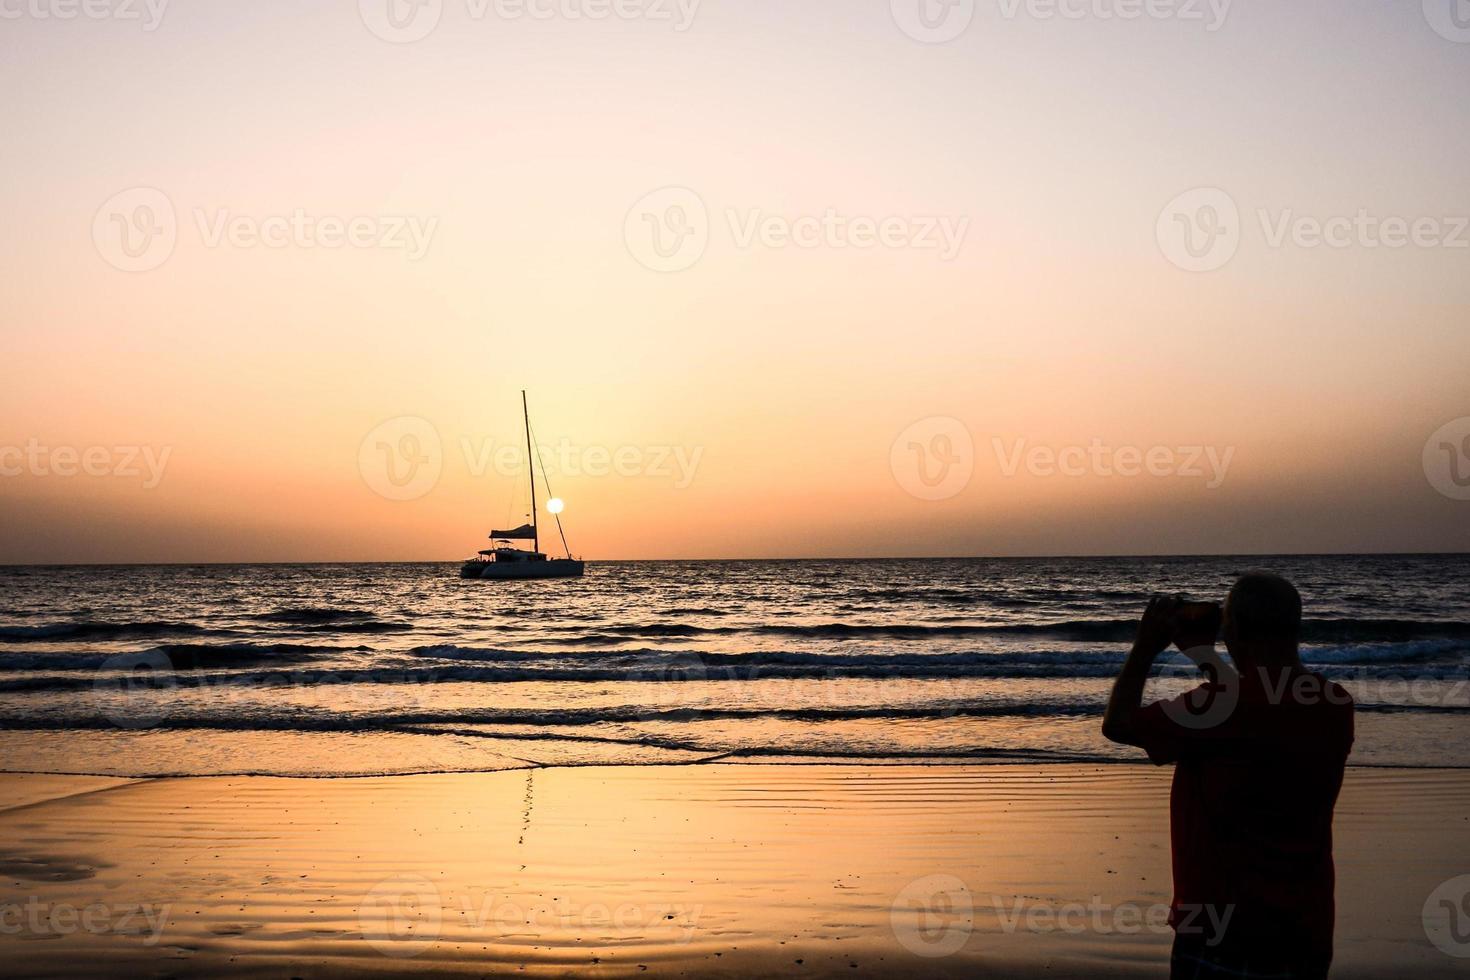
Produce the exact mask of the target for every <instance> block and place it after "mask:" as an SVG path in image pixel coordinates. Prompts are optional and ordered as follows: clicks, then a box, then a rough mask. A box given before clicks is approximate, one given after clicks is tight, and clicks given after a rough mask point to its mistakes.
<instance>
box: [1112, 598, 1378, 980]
mask: <svg viewBox="0 0 1470 980" xmlns="http://www.w3.org/2000/svg"><path fill="white" fill-rule="evenodd" d="M1301 619H1302V600H1301V596H1300V595H1299V594H1298V593H1297V590H1296V588H1295V587H1294V586H1292V584H1291V583H1290V582H1288V581H1286V580H1285V579H1284V578H1281V577H1280V576H1277V575H1269V574H1265V573H1253V574H1250V575H1246V576H1244V577H1242V578H1241V579H1240V580H1239V581H1238V582H1236V583H1235V586H1234V588H1232V589H1231V590H1230V596H1229V598H1228V599H1227V600H1226V603H1225V610H1224V614H1223V616H1222V615H1221V613H1220V610H1219V608H1218V607H1217V606H1213V605H1207V604H1203V603H1186V602H1184V601H1183V600H1181V599H1177V598H1168V597H1160V598H1155V599H1154V600H1153V601H1152V602H1150V603H1149V605H1148V609H1147V611H1146V612H1145V613H1144V614H1143V620H1142V621H1141V622H1140V623H1139V625H1138V638H1137V640H1136V641H1135V642H1134V644H1133V649H1132V650H1131V651H1130V652H1129V654H1128V659H1127V660H1126V662H1125V663H1124V665H1123V670H1122V673H1121V674H1120V675H1119V676H1118V679H1117V681H1116V682H1115V683H1114V685H1113V692H1112V696H1111V698H1110V699H1109V701H1108V708H1107V713H1106V715H1105V717H1104V719H1103V735H1104V736H1106V737H1107V738H1109V739H1111V740H1112V741H1114V742H1121V743H1123V744H1125V745H1135V746H1138V747H1139V748H1141V749H1143V750H1144V751H1145V752H1147V753H1148V756H1149V758H1150V759H1151V760H1153V762H1154V763H1156V764H1158V765H1167V764H1169V763H1174V764H1175V768H1174V785H1173V790H1172V791H1171V793H1170V798H1169V809H1170V831H1171V838H1172V841H1173V858H1174V901H1173V904H1172V906H1171V908H1170V914H1169V924H1170V925H1171V926H1173V927H1174V951H1173V955H1172V957H1171V964H1170V965H1171V970H1170V975H1171V976H1172V977H1175V978H1181V977H1216V978H1218V977H1282V978H1293V980H1294V978H1321V977H1326V976H1327V971H1328V968H1329V966H1330V965H1331V963H1332V927H1333V919H1334V915H1335V912H1334V906H1333V867H1332V808H1333V806H1334V804H1336V802H1337V793H1338V790H1339V789H1340V788H1341V787H1342V775H1343V767H1344V766H1345V765H1346V763H1347V756H1348V751H1349V750H1350V749H1351V747H1352V742H1353V702H1352V698H1350V697H1349V696H1348V694H1347V692H1346V691H1344V690H1343V689H1342V688H1341V687H1339V686H1338V685H1337V684H1334V683H1332V682H1330V681H1327V680H1326V679H1324V678H1323V677H1322V676H1321V675H1319V674H1314V673H1311V672H1309V671H1308V670H1307V669H1306V668H1304V667H1303V666H1302V662H1301V657H1300V654H1299V650H1298V646H1299V641H1300V637H1301ZM1222 625H1223V635H1224V638H1225V648H1226V650H1228V651H1229V652H1230V659H1231V661H1233V662H1234V665H1235V669H1234V670H1232V669H1231V668H1230V666H1229V665H1227V664H1225V663H1224V662H1223V661H1222V660H1221V659H1220V657H1219V655H1218V654H1217V653H1216V652H1215V649H1214V647H1215V636H1216V633H1217V632H1221V629H1220V628H1221V626H1222ZM1170 642H1173V643H1174V644H1175V645H1177V646H1178V647H1179V649H1180V650H1182V651H1185V653H1186V654H1187V655H1188V656H1190V657H1191V658H1192V659H1194V660H1195V661H1196V662H1197V663H1199V664H1200V665H1201V667H1202V668H1203V669H1204V671H1205V672H1206V674H1207V675H1208V676H1209V678H1210V679H1209V680H1208V681H1207V682H1206V683H1204V684H1202V685H1200V686H1199V687H1198V688H1196V689H1194V690H1193V691H1190V692H1188V693H1187V694H1183V695H1180V696H1179V697H1177V698H1174V699H1173V700H1171V701H1160V702H1155V703H1153V704H1150V705H1148V706H1147V707H1142V706H1141V702H1142V700H1143V688H1144V683H1145V682H1146V681H1147V680H1148V676H1149V671H1150V668H1151V667H1152V666H1153V662H1154V660H1155V658H1157V657H1158V656H1159V655H1160V654H1161V653H1163V652H1164V651H1165V650H1166V649H1168V647H1169V644H1170Z"/></svg>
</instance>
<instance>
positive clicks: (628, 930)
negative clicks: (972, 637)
mask: <svg viewBox="0 0 1470 980" xmlns="http://www.w3.org/2000/svg"><path fill="white" fill-rule="evenodd" d="M1168 778H1169V774H1168V772H1167V771H1164V770H1154V769H1152V768H1149V767H1146V766H1135V765H1112V766H975V767H958V766H956V767H920V766H829V765H821V766H769V765H702V766H660V767H589V768H559V769H535V770H523V771H509V772H494V773H470V774H452V775H429V776H391V777H380V778H365V779H302V778H270V777H198V778H182V779H180V778H173V779H144V780H124V779H106V778H97V777H82V776H25V775H3V776H0V913H3V914H0V956H3V961H0V962H3V966H0V969H3V970H4V972H6V973H8V974H15V975H25V976H97V975H103V974H107V975H135V976H158V975H164V976H193V975H204V974H210V975H217V974H233V975H241V976H247V975H251V976H298V977H319V976H338V975H346V974H362V973H374V974H379V975H399V976H402V975H432V974H441V975H463V976H484V975H496V974H517V975H532V976H564V975H568V974H577V975H588V976H626V975H639V976H645V975H646V976H719V975H726V976H736V975H747V974H759V975H780V976H793V977H812V976H837V975H840V976H854V975H869V976H874V975H877V976H895V975H898V976H903V975H913V976H920V975H922V976H974V975H978V974H986V975H991V976H1010V975H1032V974H1034V975H1043V974H1044V975H1046V976H1051V977H1064V976H1078V977H1083V976H1086V977H1095V976H1109V975H1117V976H1162V975H1164V973H1165V971H1166V961H1167V955H1168V948H1169V943H1170V938H1171V937H1170V935H1169V933H1168V931H1167V928H1165V927H1162V926H1161V925H1160V924H1159V921H1158V920H1159V918H1160V917H1161V916H1162V908H1163V906H1164V903H1167V901H1168V898H1169V850H1168V836H1167V834H1168V831H1167V792H1168ZM1337 834H1338V848H1337V851H1338V868H1339V886H1338V903H1339V914H1338V943H1337V966H1336V969H1335V970H1334V976H1337V977H1380V976H1386V975H1394V974H1408V973H1412V974H1414V975H1416V976H1437V975H1445V976H1449V975H1463V973H1464V972H1465V968H1466V967H1470V960H1466V959H1455V958H1453V957H1451V956H1449V955H1447V954H1446V953H1444V952H1442V951H1440V950H1439V949H1437V948H1436V947H1435V946H1433V945H1432V944H1431V942H1430V940H1429V939H1428V938H1427V937H1426V929H1425V925H1424V919H1423V910H1424V907H1425V902H1426V899H1428V898H1429V896H1430V893H1431V892H1432V891H1433V890H1434V889H1435V888H1436V887H1437V886H1439V885H1440V884H1441V883H1442V882H1444V881H1445V880H1446V879H1450V878H1453V877H1455V876H1457V875H1460V874H1464V873H1467V872H1470V772H1467V771H1443V770H1439V771H1435V770H1373V769H1353V770H1350V772H1349V776H1348V779H1347V783H1346V786H1345V788H1344V790H1343V796H1342V801H1341V803H1340V805H1339V809H1338V820H1337ZM1465 952H1466V953H1470V949H1466V950H1465Z"/></svg>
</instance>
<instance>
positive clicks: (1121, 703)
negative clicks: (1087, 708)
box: [1102, 596, 1179, 745]
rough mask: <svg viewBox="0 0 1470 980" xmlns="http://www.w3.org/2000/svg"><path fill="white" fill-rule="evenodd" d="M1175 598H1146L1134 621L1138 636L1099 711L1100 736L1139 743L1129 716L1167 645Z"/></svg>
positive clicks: (1125, 742)
mask: <svg viewBox="0 0 1470 980" xmlns="http://www.w3.org/2000/svg"><path fill="white" fill-rule="evenodd" d="M1178 605H1179V600H1178V599H1175V598H1173V597H1172V596H1155V597H1154V598H1153V599H1151V600H1150V601H1149V604H1148V608H1147V609H1145V610H1144V612H1143V619H1141V620H1140V621H1139V623H1138V636H1137V638H1136V639H1135V640H1134V641H1133V649H1131V650H1129V651H1128V658H1127V659H1126V660H1124V661H1123V670H1122V672H1120V673H1119V674H1118V679H1117V680H1115V681H1113V692H1112V694H1110V695H1109V696H1108V710H1107V711H1106V712H1105V713H1104V714H1103V724H1102V733H1103V738H1106V739H1107V740H1108V741H1110V742H1118V743H1119V744H1121V745H1141V743H1140V741H1139V740H1138V737H1137V735H1136V734H1135V733H1134V730H1133V719H1134V716H1135V715H1137V714H1138V709H1139V708H1141V707H1142V706H1143V686H1144V685H1145V684H1146V683H1147V682H1148V673H1149V670H1150V669H1152V668H1153V665H1154V660H1155V659H1156V658H1157V657H1158V655H1159V654H1161V653H1163V652H1164V651H1165V650H1166V649H1168V647H1169V639H1170V637H1171V636H1172V634H1173V632H1174V610H1175V609H1176V608H1177V607H1178Z"/></svg>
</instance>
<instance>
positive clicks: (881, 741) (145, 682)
mask: <svg viewBox="0 0 1470 980" xmlns="http://www.w3.org/2000/svg"><path fill="white" fill-rule="evenodd" d="M458 567H459V563H458V562H454V563H430V564H351V565H348V564H339V565H236V566H229V565H200V566H115V567H111V566H110V567H80V566H73V567H6V568H0V745H3V746H4V751H3V752H0V769H3V770H5V771H24V772H58V773H93V774H103V775H123V776H152V775H179V774H189V775H210V774H282V775H284V774H290V775H312V776H364V775H375V774H387V773H409V772H449V771H479V770H493V769H504V768H513V767H524V766H527V765H596V764H617V765H654V764H668V763H677V764H692V763H706V762H722V763H732V762H751V763H756V762H758V763H767V764H778V763H779V764H793V765H794V764H803V763H819V762H820V763H852V762H863V763H906V764H936V765H940V764H957V763H966V764H984V763H996V762H1017V761H1022V762H1039V763H1045V762H1078V761H1083V762H1087V761H1096V762H1122V761H1130V760H1131V761H1140V754H1139V753H1138V752H1136V751H1134V750H1130V749H1126V748H1121V747H1118V746H1114V745H1111V744H1109V743H1107V742H1106V741H1104V740H1103V739H1102V738H1101V737H1100V735H1099V734H1098V726H1099V723H1100V720H1101V714H1102V710H1103V705H1104V703H1105V701H1106V698H1107V693H1108V688H1109V684H1110V681H1111V678H1112V676H1113V675H1114V674H1115V672H1116V671H1117V668H1118V666H1119V664H1120V663H1121V661H1122V658H1123V655H1124V653H1125V651H1126V650H1127V648H1128V645H1129V642H1130V640H1131V637H1132V634H1133V629H1134V624H1135V623H1136V620H1137V616H1138V614H1139V612H1140V611H1141V609H1142V607H1143V605H1144V604H1145V602H1146V601H1147V599H1148V597H1149V596H1150V595H1151V594H1153V593H1156V592H1160V591H1167V592H1177V593H1184V594H1187V595H1189V596H1192V597H1196V598H1212V599H1215V598H1223V596H1224V594H1225V592H1226V590H1227V589H1228V588H1229V586H1230V583H1231V582H1232V581H1233V579H1234V577H1235V576H1236V575H1237V574H1239V573H1240V572H1242V571H1246V570H1249V569H1253V568H1265V569H1269V570H1272V571H1276V572H1279V573H1281V574H1284V575H1286V576H1287V577H1289V578H1290V579H1292V580H1293V581H1294V582H1296V583H1297V585H1298V587H1299V588H1300V589H1301V591H1302V594H1303V596H1304V598H1305V601H1306V607H1307V608H1306V617H1307V622H1306V624H1305V637H1304V640H1305V644H1304V651H1303V656H1304V659H1305V660H1306V661H1307V663H1308V664H1309V666H1311V667H1313V668H1314V669H1316V670H1319V671H1321V672H1322V673H1324V674H1326V675H1327V676H1328V677H1331V678H1334V679H1336V680H1338V681H1340V682H1341V683H1342V684H1343V685H1344V686H1345V687H1346V688H1347V689H1348V690H1349V691H1350V692H1351V693H1352V694H1353V696H1354V698H1355V699H1356V700H1357V702H1358V706H1359V713H1358V723H1357V731H1358V741H1357V744H1356V746H1355V748H1354V751H1353V756H1352V759H1351V762H1352V763H1353V764H1357V765H1374V766H1403V767H1423V766H1450V767H1463V766H1466V765H1470V755H1467V746H1470V588H1467V586H1470V556H1458V555H1448V556H1302V557H1274V558H1235V557H1220V558H1067V559H1062V558H1047V559H928V560H825V561H818V560H812V561H644V562H594V563H591V564H589V567H588V569H587V574H586V577H585V578H583V579H580V580H563V581H532V582H476V581H465V580H461V579H460V578H458V574H457V573H458ZM1197 679H1198V676H1197V671H1196V670H1195V668H1194V667H1193V666H1192V665H1190V664H1189V663H1188V662H1187V661H1185V660H1184V659H1183V658H1182V657H1179V656H1178V655H1172V656H1170V657H1167V658H1165V659H1164V661H1162V663H1161V666H1160V669H1159V676H1158V677H1157V678H1156V679H1155V680H1153V681H1151V683H1150V692H1149V696H1150V697H1155V696H1160V695H1167V694H1172V693H1176V692H1178V691H1181V690H1184V689H1186V688H1187V687H1189V686H1192V685H1193V684H1194V683H1195V682H1196V681H1197Z"/></svg>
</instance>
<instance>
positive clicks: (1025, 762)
mask: <svg viewBox="0 0 1470 980" xmlns="http://www.w3.org/2000/svg"><path fill="white" fill-rule="evenodd" d="M848 759H849V760H850V761H837V760H836V759H833V758H823V757H812V758H809V759H799V760H794V761H786V762H778V761H775V760H773V759H732V758H728V757H725V756H717V757H713V758H708V759H692V760H689V761H678V760H669V761H660V762H583V763H576V762H533V761H530V760H526V764H525V765H521V766H504V767H498V768H485V769H420V770H413V771H404V772H346V773H298V772H245V771H240V772H174V773H135V774H121V773H114V772H89V771H81V770H53V769H0V781H3V780H4V779H5V778H6V777H9V776H55V777H58V778H63V779H65V778H73V777H75V778H77V779H117V780H125V781H128V782H140V781H144V780H189V779H303V780H334V779H408V778H417V777H422V776H487V775H494V774H495V773H523V772H528V771H533V770H534V771H543V770H546V771H551V770H584V769H634V770H637V769H691V768H698V767H701V766H751V767H770V768H773V769H820V768H832V769H862V768H874V769H904V768H911V769H976V770H981V771H983V770H986V769H1001V768H1010V767H1018V766H1025V767H1030V768H1036V769H1043V770H1044V769H1051V768H1057V769H1072V768H1094V767H1095V768H1099V769H1111V768H1115V767H1116V768H1129V767H1132V768H1136V769H1141V770H1146V771H1153V770H1157V769H1159V768H1160V767H1158V766H1155V765H1154V764H1153V763H1151V762H1149V761H1148V760H1147V759H1061V760H1055V761H1050V760H1042V759H1002V760H997V761H995V762H980V761H976V759H975V758H973V757H970V758H961V759H957V760H956V761H953V762H950V761H940V762H930V761H926V760H924V759H918V758H913V759H909V758H903V757H893V758H889V759H880V758H865V757H848ZM1163 768H1164V770H1165V771H1168V772H1172V771H1173V770H1172V769H1171V768H1169V767H1163ZM1346 768H1347V771H1348V772H1349V773H1351V772H1353V771H1355V770H1362V771H1365V772H1439V773H1446V774H1453V773H1466V774H1470V764H1467V765H1463V766H1446V765H1427V764H1426V765H1413V764H1408V763H1391V762H1351V761H1350V762H1348V764H1347V767H1346ZM0 809H3V808H0Z"/></svg>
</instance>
